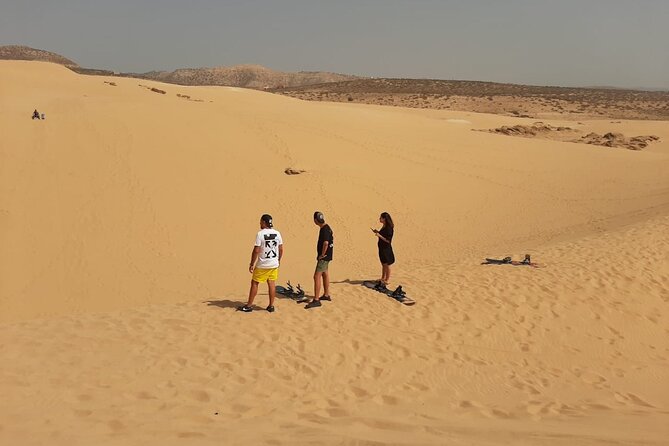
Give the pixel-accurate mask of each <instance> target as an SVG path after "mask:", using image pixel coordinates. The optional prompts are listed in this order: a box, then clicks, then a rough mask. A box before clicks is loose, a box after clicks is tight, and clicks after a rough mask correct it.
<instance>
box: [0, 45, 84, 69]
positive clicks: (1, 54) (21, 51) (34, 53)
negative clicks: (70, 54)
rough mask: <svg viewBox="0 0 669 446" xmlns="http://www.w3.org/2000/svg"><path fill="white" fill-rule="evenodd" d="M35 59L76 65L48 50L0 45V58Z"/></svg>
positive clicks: (68, 65)
mask: <svg viewBox="0 0 669 446" xmlns="http://www.w3.org/2000/svg"><path fill="white" fill-rule="evenodd" d="M1 59H4V60H36V61H40V62H52V63H57V64H61V65H65V66H67V67H78V66H79V65H77V63H76V62H74V61H72V60H70V59H68V58H66V57H63V56H61V55H60V54H56V53H52V52H50V51H44V50H38V49H35V48H30V47H28V46H21V45H5V46H0V60H1Z"/></svg>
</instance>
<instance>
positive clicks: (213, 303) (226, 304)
mask: <svg viewBox="0 0 669 446" xmlns="http://www.w3.org/2000/svg"><path fill="white" fill-rule="evenodd" d="M203 303H205V304H207V305H208V306H210V307H219V308H223V309H227V308H231V309H233V310H235V311H237V308H238V307H241V306H242V305H244V304H245V303H246V302H240V301H234V300H227V299H224V300H206V301H204V302H203Z"/></svg>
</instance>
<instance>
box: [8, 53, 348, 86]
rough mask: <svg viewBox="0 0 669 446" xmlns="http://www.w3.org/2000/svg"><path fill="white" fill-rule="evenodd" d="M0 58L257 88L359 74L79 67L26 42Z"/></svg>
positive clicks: (254, 67)
mask: <svg viewBox="0 0 669 446" xmlns="http://www.w3.org/2000/svg"><path fill="white" fill-rule="evenodd" d="M0 59H6V60H36V61H41V62H53V63H57V64H61V65H65V66H66V67H68V68H70V69H71V70H73V71H75V72H77V73H80V74H87V75H99V76H122V77H136V78H141V79H149V80H155V81H159V82H166V83H170V84H178V85H193V86H196V85H220V86H229V87H244V88H257V89H275V88H286V87H303V86H307V85H314V84H324V83H328V82H342V81H349V80H353V79H359V77H358V76H350V75H346V74H337V73H328V72H323V71H300V72H297V73H289V72H283V71H275V70H271V69H269V68H266V67H263V66H260V65H235V66H232V67H213V68H181V69H178V70H175V71H149V72H148V73H118V72H114V71H110V70H99V69H95V68H84V67H80V66H79V65H78V64H77V63H76V62H73V61H72V60H70V59H67V58H65V57H63V56H61V55H59V54H56V53H51V52H49V51H44V50H38V49H35V48H30V47H27V46H19V45H7V46H0Z"/></svg>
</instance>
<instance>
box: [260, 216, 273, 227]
mask: <svg viewBox="0 0 669 446" xmlns="http://www.w3.org/2000/svg"><path fill="white" fill-rule="evenodd" d="M260 221H262V222H265V224H266V225H267V227H268V228H271V227H272V226H273V224H272V216H271V215H269V214H262V217H260Z"/></svg>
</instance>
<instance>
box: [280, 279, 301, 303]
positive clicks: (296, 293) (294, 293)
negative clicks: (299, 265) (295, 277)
mask: <svg viewBox="0 0 669 446" xmlns="http://www.w3.org/2000/svg"><path fill="white" fill-rule="evenodd" d="M276 292H277V294H280V295H282V296H284V297H289V298H291V299H299V298H301V297H304V291H303V290H302V288H300V286H299V285H298V286H297V289H295V288H293V286H292V285H291V284H290V282H288V286H285V287H284V286H281V285H277V286H276Z"/></svg>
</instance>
